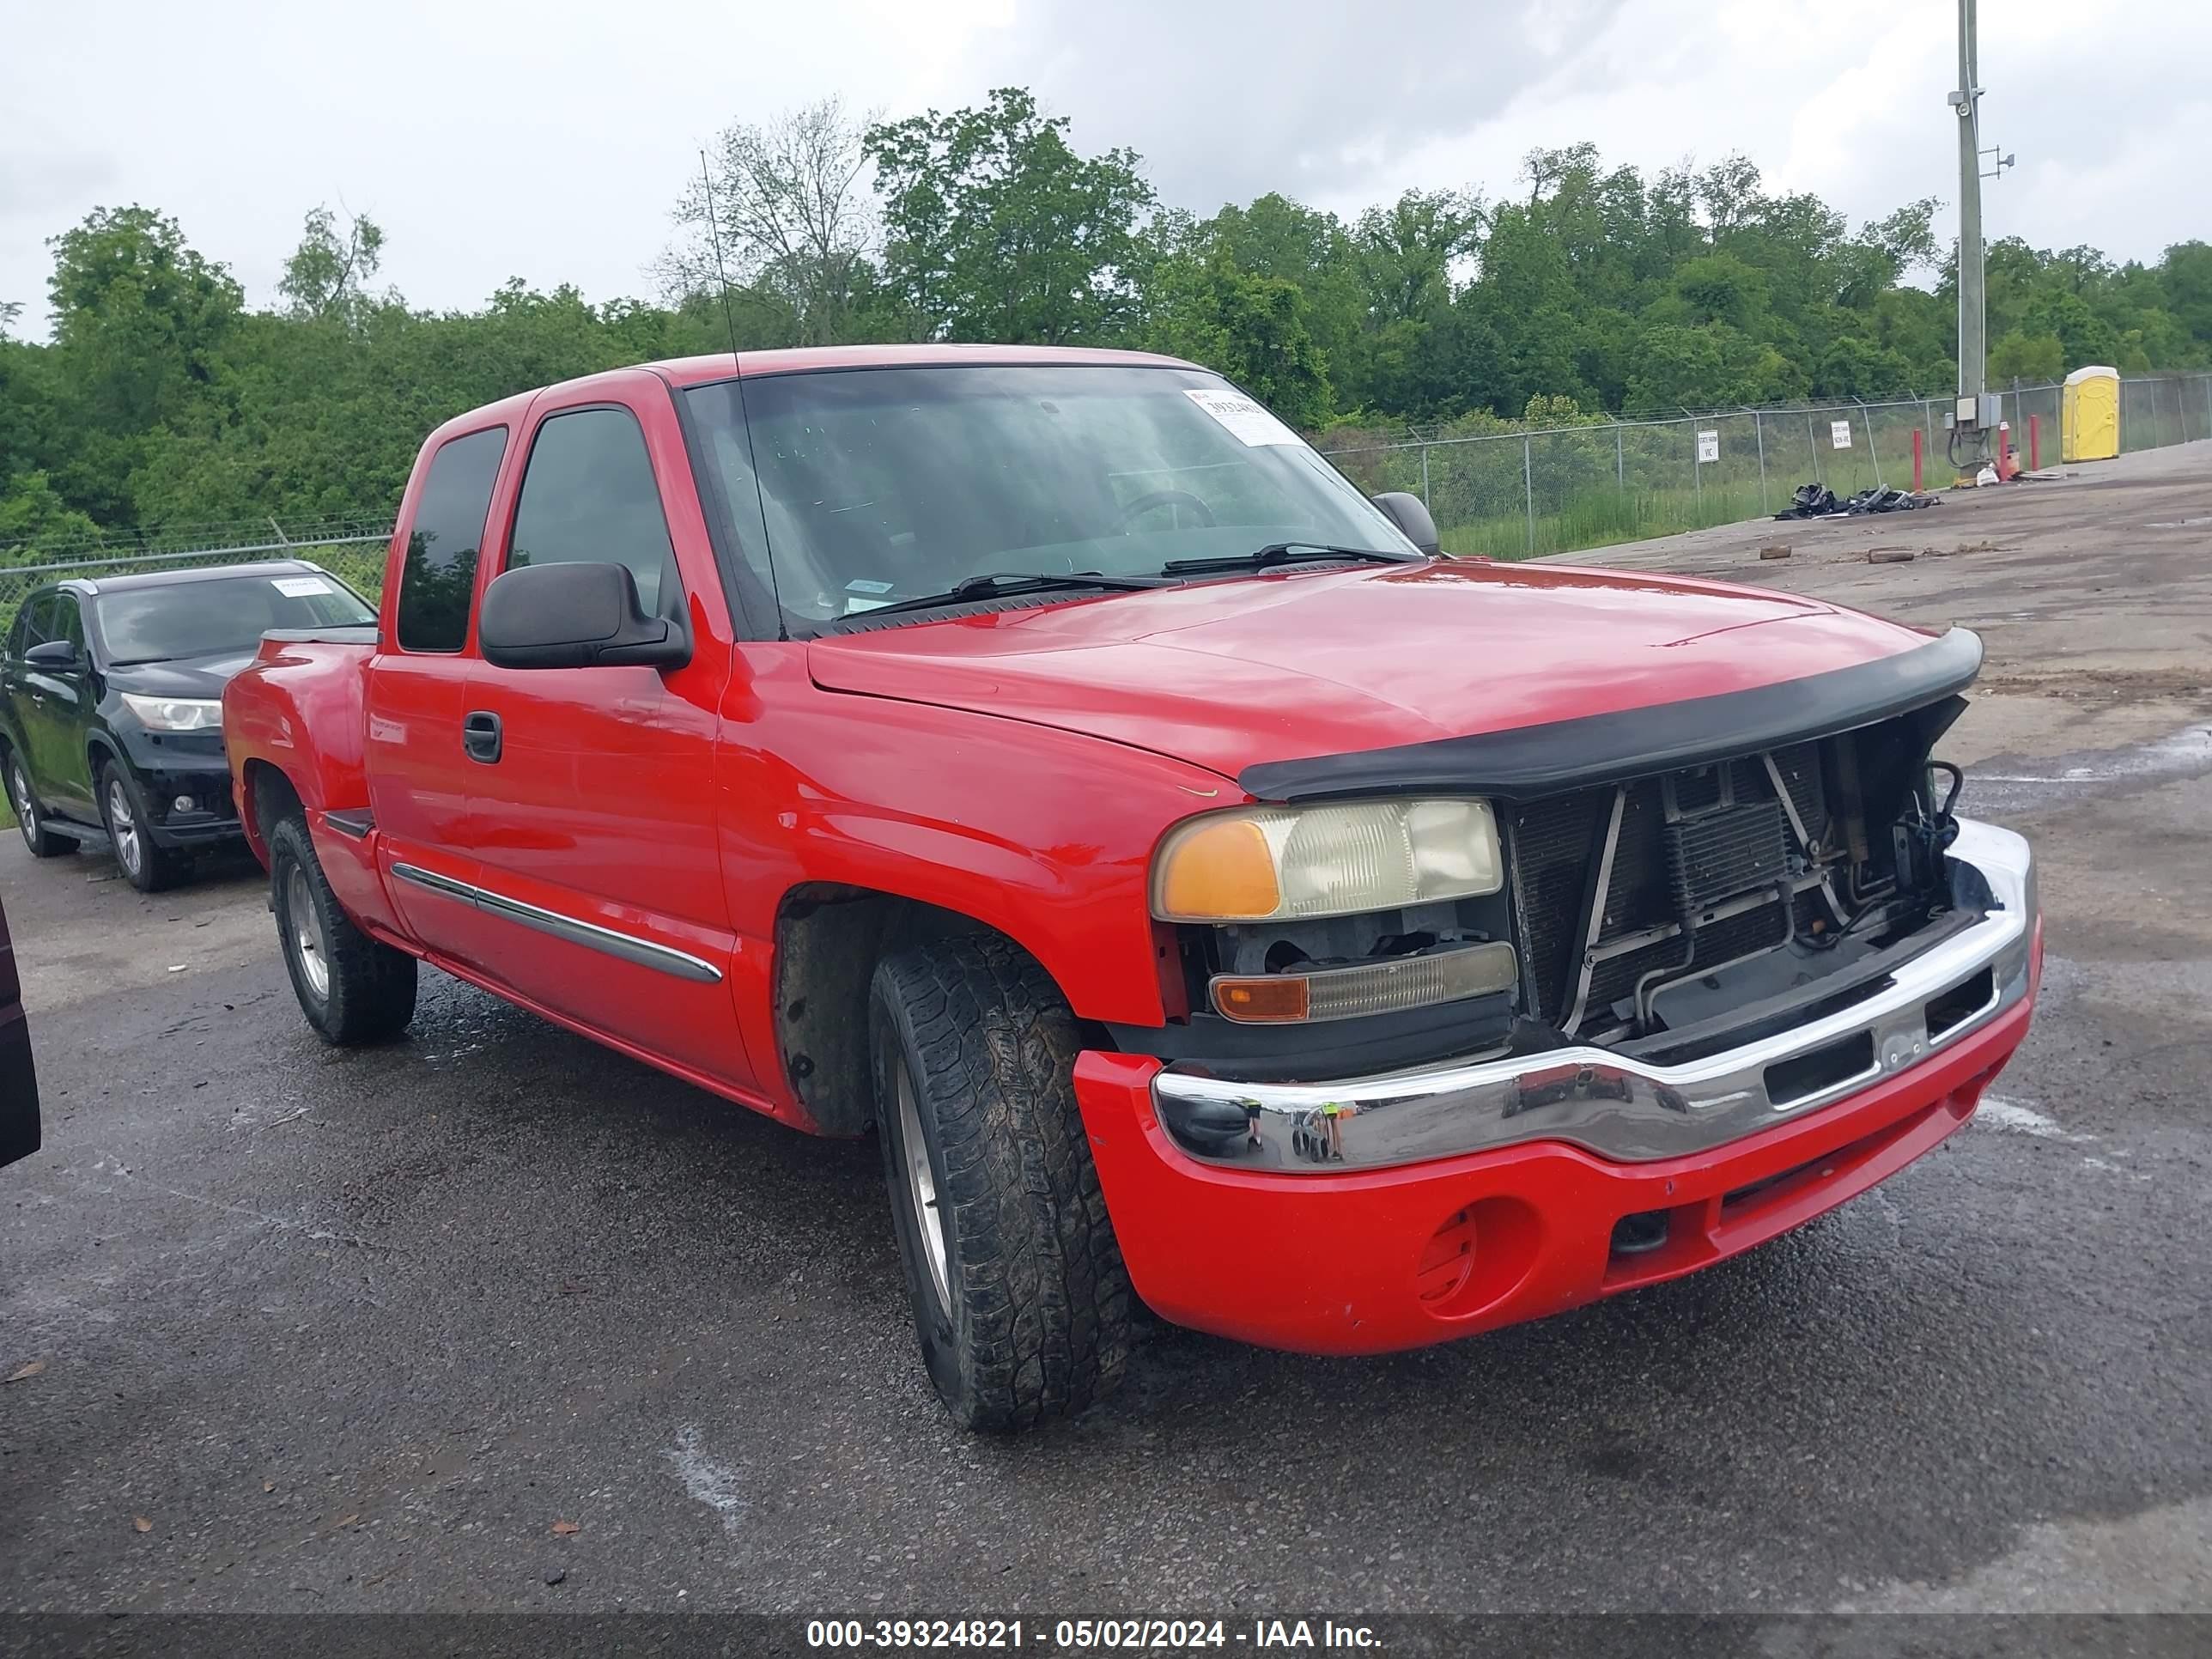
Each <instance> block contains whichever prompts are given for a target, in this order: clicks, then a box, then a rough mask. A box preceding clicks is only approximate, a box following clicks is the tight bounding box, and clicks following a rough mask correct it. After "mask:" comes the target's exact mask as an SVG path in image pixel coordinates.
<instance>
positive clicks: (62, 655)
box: [23, 640, 76, 668]
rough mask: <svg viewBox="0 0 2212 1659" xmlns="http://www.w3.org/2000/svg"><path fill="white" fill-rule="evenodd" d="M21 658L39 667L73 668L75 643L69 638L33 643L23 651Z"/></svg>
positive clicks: (74, 665)
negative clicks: (38, 643)
mask: <svg viewBox="0 0 2212 1659" xmlns="http://www.w3.org/2000/svg"><path fill="white" fill-rule="evenodd" d="M23 660H24V661H25V662H27V663H36V664H37V665H39V666H40V667H41V668H74V667H76V642H75V641H70V640H48V641H46V643H45V644H43V645H34V646H33V647H31V648H30V649H29V650H28V651H26V652H25V653H23Z"/></svg>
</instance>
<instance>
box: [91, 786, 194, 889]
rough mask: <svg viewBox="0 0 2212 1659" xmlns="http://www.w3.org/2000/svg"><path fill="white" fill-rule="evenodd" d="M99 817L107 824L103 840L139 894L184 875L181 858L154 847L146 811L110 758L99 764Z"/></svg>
mask: <svg viewBox="0 0 2212 1659" xmlns="http://www.w3.org/2000/svg"><path fill="white" fill-rule="evenodd" d="M98 787H99V790H100V819H101V821H102V822H103V823H106V826H107V839H108V841H109V842H110V843H111V844H112V846H113V847H114V848H115V861H116V863H118V864H119V865H121V866H123V873H124V874H125V875H126V876H128V877H129V878H131V885H132V886H133V887H136V888H137V890H139V891H140V892H142V893H158V892H160V891H161V890H162V889H163V888H164V887H173V886H174V885H175V884H176V883H177V880H178V878H179V877H180V876H182V875H183V874H184V868H185V861H184V860H183V859H182V858H180V857H179V855H178V854H175V853H173V852H171V851H170V850H169V849H168V848H166V847H156V846H155V844H154V837H153V836H152V834H151V833H150V832H149V830H148V829H147V827H146V813H145V810H144V807H143V804H142V803H141V802H140V801H139V799H138V792H137V790H136V789H134V788H132V787H131V775H130V774H129V773H128V772H126V771H125V770H124V769H123V768H121V767H120V766H118V765H117V764H116V763H114V762H113V761H103V762H102V763H100V774H99V783H98Z"/></svg>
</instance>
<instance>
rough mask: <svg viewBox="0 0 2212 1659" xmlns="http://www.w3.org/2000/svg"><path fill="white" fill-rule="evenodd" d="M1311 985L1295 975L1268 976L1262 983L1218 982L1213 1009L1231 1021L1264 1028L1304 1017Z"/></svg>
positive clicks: (1239, 980)
mask: <svg viewBox="0 0 2212 1659" xmlns="http://www.w3.org/2000/svg"><path fill="white" fill-rule="evenodd" d="M1311 983H1312V981H1310V980H1307V979H1303V978H1300V977H1298V976H1297V975H1269V976H1267V978H1264V979H1226V978H1223V979H1217V980H1215V981H1213V1006H1215V1007H1217V1008H1218V1009H1219V1010H1220V1011H1221V1012H1222V1013H1223V1014H1224V1015H1225V1016H1226V1017H1227V1018H1231V1019H1237V1020H1249V1021H1250V1022H1252V1023H1253V1024H1267V1022H1269V1021H1273V1020H1300V1019H1304V1018H1305V1017H1306V1006H1307V1001H1308V987H1309V986H1310V984H1311Z"/></svg>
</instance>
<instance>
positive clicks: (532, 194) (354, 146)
mask: <svg viewBox="0 0 2212 1659" xmlns="http://www.w3.org/2000/svg"><path fill="white" fill-rule="evenodd" d="M1982 11H1983V40H1982V80H1983V82H1984V85H1985V86H1986V87H1987V88H1989V96H1988V97H1987V98H1986V99H1985V100H1984V105H1983V122H1984V137H1985V140H1986V141H1987V142H1990V143H2000V144H2002V145H2004V146H2005V147H2006V148H2007V149H2011V150H2014V151H2015V152H2017V154H2018V155H2019V158H2020V160H2019V166H2018V167H2017V168H2016V169H2015V171H2013V172H2011V173H2008V174H2007V175H2006V177H2005V178H2004V179H2003V181H2002V183H2001V184H1999V185H1996V186H1993V187H1991V188H1990V191H1988V194H1987V197H1986V202H1987V206H1986V210H1985V216H1986V220H1987V222H1988V227H1989V234H1990V235H1991V236H1997V235H2003V234H2020V235H2023V236H2026V237H2027V238H2028V239H2029V240H2031V241H2033V242H2035V243H2036V244H2038V245H2039V246H2068V245H2071V244H2074V243H2078V242H2087V243H2091V244H2093V245H2096V246H2100V247H2102V248H2104V249H2105V250H2106V251H2107V252H2110V253H2112V254H2113V255H2114V256H2115V257H2120V258H2127V257H2134V258H2147V259H2154V258H2157V256H2158V254H2159V252H2160V249H2162V248H2163V247H2164V246H2166V244H2167V243H2169V242H2172V241H2178V240H2185V239H2188V238H2192V237H2206V238H2212V205H2208V204H2212V187H2208V186H2207V185H2206V183H2205V172H2206V157H2207V156H2208V155H2212V5H2207V4H2204V3H2201V0H1986V3H1984V6H1983V8H1982ZM1952 15H1953V8H1952V6H1951V5H1950V4H1949V3H1948V0H1856V3H1852V0H1539V3H1522V0H1359V3H1348V0H1275V3H1269V4H1261V3H1251V0H1115V3H1100V0H922V3H919V4H917V3H914V0H808V3H805V4H801V5H794V4H791V3H787V0H785V3H777V4H774V5H764V4H759V3H746V0H738V3H732V0H625V3H623V4H620V5H608V4H605V3H580V0H534V3H532V4H531V5H529V6H527V7H515V8H513V9H510V8H508V7H507V6H504V5H494V4H490V3H485V0H356V3H354V4H351V5H346V6H314V5H302V4H299V3H296V0H291V3H284V4H257V3H251V0H197V3H195V4H192V5H189V6H179V5H177V4H175V3H173V0H164V3H160V4H155V3H149V0H137V3H128V4H125V3H115V0H0V44H3V45H4V52H0V300H15V301H21V302H23V307H24V313H25V317H24V322H25V323H26V324H27V325H30V329H29V330H27V331H38V329H39V327H40V324H41V322H42V319H43V317H44V313H45V310H46V275H47V271H48V269H49V258H48V254H47V251H46V247H45V246H44V244H45V239H46V238H47V237H48V236H51V235H52V234H55V233H56V232H58V231H59V230H62V229H64V228H67V227H68V226H69V225H70V224H73V223H74V222H76V221H77V220H78V219H80V218H81V217H82V216H83V215H84V214H85V213H86V212H87V211H88V210H90V209H91V208H93V207H94V206H95V205H107V206H121V205H125V204H129V203H131V202H141V203H144V204H149V205H151V206H156V207H159V208H161V210H164V211H166V212H168V213H171V214H173V215H174V216H176V217H177V218H178V219H179V220H180V221H181V222H182V223H183V226H184V228H185V234H186V235H187V237H188V238H189V239H190V240H191V242H192V243H193V245H194V246H197V247H198V248H199V249H200V250H201V251H202V252H204V253H205V254H207V255H208V256H209V257H210V258H216V259H219V260H222V261H223V262H225V263H227V264H228V265H229V266H230V267H231V269H232V270H233V271H234V273H235V274H236V275H237V276H238V277H239V279H240V281H241V282H243V283H245V284H246V292H247V295H248V296H249V298H250V300H251V301H253V302H255V303H261V304H265V303H268V302H270V300H271V299H272V297H273V294H274V286H275V282H276V275H277V272H278V269H279V266H280V265H281V264H282V261H283V258H284V256H285V254H286V253H287V252H289V251H290V249H291V248H292V247H293V246H294V245H295V243H296V242H297V240H298V237H299V228H300V221H301V216H302V215H303V214H304V213H305V212H306V211H307V210H308V209H309V208H311V207H313V206H314V205H315V204H317V203H328V204H331V205H332V206H334V207H335V206H337V205H339V204H341V203H343V205H344V206H346V207H348V208H350V209H352V210H355V211H357V212H364V213H367V214H369V215H370V216H373V217H374V218H375V219H376V220H377V221H378V222H380V224H382V225H383V226H384V228H385V229H386V234H387V236H388V238H389V240H388V243H387V247H386V261H385V268H384V272H383V276H384V278H385V279H386V280H388V281H390V282H392V283H395V284H396V285H397V286H398V288H399V289H401V290H402V291H403V292H404V294H405V295H407V296H408V298H409V299H410V301H413V302H414V303H416V305H423V306H432V307H453V306H475V305H477V304H479V303H481V301H483V299H484V297H485V296H486V295H489V293H490V292H491V290H492V289H494V288H495V287H496V286H497V285H498V284H499V283H501V282H502V281H503V280H505V279H506V278H507V277H508V276H522V277H524V278H525V279H526V280H527V281H528V282H530V283H533V284H535V285H538V286H542V287H550V286H552V285H553V284H555V283H559V282H562V281H570V282H574V283H576V284H577V285H578V286H579V287H580V288H581V289H583V290H584V292H585V293H586V295H588V296H589V297H591V298H592V299H594V300H603V299H609V298H612V297H614V296H616V295H624V294H631V295H650V294H651V293H652V292H653V279H652V277H651V276H650V275H649V274H648V269H647V268H648V267H649V266H650V264H651V263H652V261H653V257H654V255H655V254H656V253H657V252H659V250H660V249H661V248H662V246H664V245H665V243H666V241H667V240H668V236H669V228H668V219H667V210H668V207H669V204H671V202H672V201H673V200H674V198H675V197H676V196H677V194H678V191H680V190H681V189H682V188H683V187H684V182H685V180H686V179H687V178H688V177H689V176H690V173H691V172H692V170H693V169H695V168H696V167H697V165H698V161H697V150H698V147H699V145H700V144H701V143H702V141H704V140H705V139H706V138H707V137H708V136H709V135H710V134H711V133H712V132H713V131H714V130H715V129H717V128H719V127H720V126H722V125H726V124H727V123H728V122H731V121H732V120H743V119H758V118H763V117H764V116H767V115H769V114H772V113H773V112H775V111H777V110H779V109H781V108H784V107H787V106H793V105H795V104H799V103H804V102H807V101H810V100H813V99H816V98H818V97H820V96H822V95H823V94H828V93H832V92H836V93H842V94H843V95H844V96H845V98H846V100H847V101H848V104H849V105H850V106H854V107H855V108H858V109H869V108H876V109H881V110H883V111H885V112H889V113H890V114H893V115H898V114H904V113H909V112H916V111H919V110H921V109H923V108H926V107H929V106H936V107H939V108H941V109H943V108H951V107H955V106H958V105H961V104H965V103H969V102H975V101H978V100H981V97H982V95H983V94H984V93H985V92H986V91H987V89H988V88H991V87H993V86H996V85H1002V84H1009V83H1013V84H1023V85H1027V86H1029V87H1030V88H1033V89H1035V90H1036V93H1037V94H1038V95H1039V96H1040V98H1042V100H1043V101H1044V102H1045V103H1046V104H1047V105H1048V106H1049V107H1051V108H1052V109H1054V111H1055V112H1059V113H1063V114H1066V115H1068V116H1071V117H1073V119H1074V123H1075V126H1074V138H1075V142H1076V143H1077V144H1078V146H1079V147H1080V148H1082V149H1102V148H1104V147H1105V146H1108V145H1110V144H1126V145H1128V146H1130V147H1132V148H1133V149H1137V150H1138V151H1139V152H1140V153H1141V154H1142V155H1144V157H1145V159H1146V167H1147V170H1148V172H1149V173H1150V176H1151V177H1152V180H1153V182H1154V184H1155V185H1156V186H1157V187H1158V190H1159V191H1160V193H1161V195H1162V196H1163V197H1164V198H1165V199H1166V200H1167V201H1169V202H1170V203H1173V204H1177V205H1180V206H1185V207H1189V208H1192V209H1194V210H1198V211H1200V212H1201V213H1203V212H1210V211H1212V210H1213V209H1214V208H1217V207H1218V206H1219V205H1220V204H1222V202H1224V201H1225V200H1245V199H1249V197H1252V196H1254V195H1255V194H1257V193H1259V192H1261V191H1266V190H1269V189H1278V190H1282V191H1286V192H1288V193H1290V194H1292V195H1296V196H1298V197H1302V198H1304V199H1305V200H1308V201H1310V202H1313V203H1316V204H1320V205H1322V206H1327V207H1331V208H1335V209H1337V210H1342V211H1346V212H1350V211H1356V210H1358V208H1359V207H1361V206H1363V205H1364V204H1368V203H1370V202H1374V201H1380V200H1385V199H1388V198H1389V197H1394V196H1395V195H1396V194H1397V193H1398V192H1399V191H1401V190H1404V189H1406V188H1407V187H1408V186H1412V185H1421V186H1425V187H1439V186H1446V185H1453V186H1468V185H1471V186H1474V187H1476V188H1480V189H1481V190H1484V191H1486V193H1488V194H1489V195H1491V196H1492V197H1495V196H1497V195H1498V194H1500V193H1502V192H1506V191H1511V190H1512V189H1514V188H1515V175H1516V169H1517V167H1518V163H1519V159H1520V156H1521V155H1522V152H1523V151H1525V150H1526V149H1528V148H1529V147H1530V146H1531V145H1534V144H1564V143H1571V142H1574V141H1576V140H1577V139H1583V138H1588V139H1590V140H1592V141H1594V142H1595V143H1597V144H1598V146H1599V147H1600V149H1601V150H1602V151H1603V153H1604V155H1605V156H1606V157H1607V160H1608V161H1632V162H1635V163H1637V164H1638V165H1639V166H1642V167H1645V168H1646V169H1656V168H1657V167H1662V166H1664V165H1667V164H1668V163H1670V162H1674V161H1679V160H1680V159H1681V158H1682V157H1684V156H1685V155H1694V156H1696V157H1698V158H1699V159H1700V160H1705V161H1710V160H1713V159H1716V158H1717V157H1719V156H1720V155H1724V154H1726V153H1727V152H1729V151H1730V150H1736V149H1740V150H1742V151H1743V152H1744V153H1745V154H1747V155H1749V156H1750V157H1751V158H1752V159H1753V161H1756V162H1757V163H1758V164H1759V167H1761V168H1762V169H1764V170H1765V173H1766V175H1767V178H1768V179H1769V181H1770V184H1771V185H1786V186H1789V187H1791V188H1802V189H1808V190H1813V191H1818V192H1820V194H1821V195H1822V196H1824V197H1827V198H1828V199H1829V200H1830V201H1831V202H1832V203H1834V204H1837V205H1838V206H1839V207H1840V208H1842V209H1843V210H1844V211H1846V212H1847V213H1849V214H1850V215H1851V216H1852V217H1853V219H1854V220H1855V221H1856V220H1858V219H1863V218H1867V217H1873V216H1880V215H1881V214H1883V213H1885V212H1887V211H1888V210H1890V209H1892V208H1893V207H1895V206H1897V205H1898V204H1900V203H1901V202H1904V201H1905V200H1908V199H1910V198H1911V197H1917V196H1923V195H1935V196H1939V197H1942V198H1944V200H1945V201H1946V202H1947V203H1948V202H1951V201H1953V200H1954V199H1955V197H1956V195H1957V185H1956V167H1955V161H1954V132H1955V128H1954V122H1953V118H1952V116H1951V114H1950V112H1949V111H1948V110H1947V109H1946V108H1945V106H1944V102H1943V95H1944V92H1945V90H1946V89H1947V88H1948V87H1949V86H1950V85H1951V84H1952V82H1953V79H1954V74H1955V46H1954V35H1953V23H1952ZM1954 225H1955V217H1954V216H1953V215H1951V214H1949V213H1948V212H1947V214H1946V216H1945V217H1944V218H1943V219H1942V220H1941V221H1939V234H1941V235H1942V236H1945V237H1947V238H1948V235H1949V234H1952V228H1953V227H1954Z"/></svg>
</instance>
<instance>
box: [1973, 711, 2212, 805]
mask: <svg viewBox="0 0 2212 1659" xmlns="http://www.w3.org/2000/svg"><path fill="white" fill-rule="evenodd" d="M2207 775H2212V726H2185V727H2184V728H2183V729H2182V730H2181V731H2179V732H2172V733H2171V734H2169V735H2168V736H2166V737H2163V738H2156V739H2154V740H2153V741H2152V742H2149V743H2138V744H2129V745H2127V746H2126V747H2124V748H2120V749H2077V750H2074V751H2072V752H2071V753H2069V754H2064V755H2052V756H2046V757H2023V756H2020V755H2016V754H1998V755H1992V756H1990V757H1988V758H1987V759H1986V760H1984V761H1982V762H1981V763H1979V764H1978V765H1975V766H1970V767H1968V768H1967V769H1966V791H1965V794H1964V796H1963V798H1962V799H1961V802H1960V805H1961V806H1962V807H1963V809H1964V810H1965V811H1966V812H1967V813H1968V814H1969V815H1970V816H1972V817H1994V818H1996V819H1998V820H1999V821H2000V822H2002V819H2003V818H2004V817H2006V815H2007V814H2008V813H2012V812H2023V811H2033V810H2035V809H2036V808H2039V807H2044V806H2051V805H2057V804H2059V803H2061V802H2063V801H2067V800H2071V799H2080V798H2081V797H2085V796H2088V795H2095V796H2097V797H2099V798H2100V799H2106V798H2109V797H2111V796H2112V795H2115V794H2131V793H2135V792H2136V791H2137V790H2139V789H2148V788H2154V787H2156V786H2158V785H2159V784H2161V783H2167V782H2172V781H2176V780H2180V779H2188V778H2201V777H2204V776H2207Z"/></svg>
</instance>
